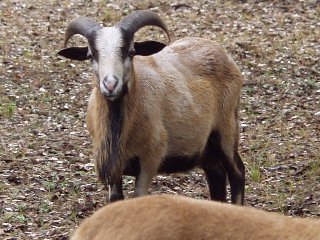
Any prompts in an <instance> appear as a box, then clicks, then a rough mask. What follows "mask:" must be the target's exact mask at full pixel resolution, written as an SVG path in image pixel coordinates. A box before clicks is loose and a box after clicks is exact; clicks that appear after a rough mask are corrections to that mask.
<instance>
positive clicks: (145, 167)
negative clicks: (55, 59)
mask: <svg viewBox="0 0 320 240" xmlns="http://www.w3.org/2000/svg"><path fill="white" fill-rule="evenodd" d="M150 25H151V26H157V27H160V28H162V29H163V30H164V31H165V32H166V33H167V35H168V37H169V39H170V36H169V31H168V29H167V27H166V25H165V24H164V22H163V21H162V20H161V18H160V17H159V16H157V15H156V14H155V13H153V12H152V11H148V10H140V11H135V12H133V13H131V14H129V15H128V16H126V17H125V18H124V19H123V20H122V21H120V22H118V23H117V24H115V26H113V27H102V26H100V25H99V24H98V23H96V22H95V21H93V20H91V19H89V18H86V17H79V18H77V19H74V20H73V21H71V22H70V24H69V25H68V27H67V29H66V38H65V45H66V44H67V42H68V40H69V38H70V37H72V36H73V35H75V34H81V35H82V36H85V37H86V38H87V39H88V46H87V47H70V48H65V49H62V50H61V51H59V54H60V55H61V56H64V57H66V58H69V59H74V60H79V61H83V60H87V59H91V60H92V68H93V72H94V74H95V77H96V79H95V81H94V89H93V92H92V94H91V98H90V101H89V106H88V115H87V127H88V130H89V132H90V135H91V136H92V137H93V146H94V154H95V158H96V170H97V173H98V176H99V178H100V180H101V181H102V182H103V183H104V184H105V185H106V186H111V190H110V192H109V193H110V201H115V200H119V199H123V198H124V197H123V193H122V175H124V174H125V175H133V176H136V185H135V196H142V195H145V194H147V192H148V186H149V185H150V183H151V181H152V179H153V177H154V176H155V175H156V174H157V172H165V173H172V172H178V171H186V170H190V169H192V168H193V167H195V166H200V167H201V168H202V169H203V170H204V171H205V174H206V177H207V181H208V185H209V189H210V195H211V198H212V199H215V200H220V201H226V177H227V176H228V178H229V182H230V186H231V201H232V203H238V204H242V203H243V198H244V181H245V177H244V165H243V162H242V160H241V158H240V156H239V153H238V142H239V127H238V105H239V96H240V90H241V86H242V80H243V79H242V76H241V72H240V71H239V69H238V67H237V66H236V64H235V63H234V61H233V60H232V59H231V58H230V57H229V56H228V55H227V53H226V52H225V50H224V49H223V48H222V47H221V46H219V45H218V44H217V43H215V42H213V41H209V40H205V39H200V38H185V39H181V40H178V41H176V42H174V43H172V44H170V45H169V46H167V47H165V45H164V44H163V43H160V42H156V41H146V42H141V43H138V42H134V34H135V32H137V31H138V30H139V29H141V28H143V27H145V26H150ZM139 55H140V56H139ZM142 56H143V57H142Z"/></svg>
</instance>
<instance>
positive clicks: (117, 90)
mask: <svg viewBox="0 0 320 240" xmlns="http://www.w3.org/2000/svg"><path fill="white" fill-rule="evenodd" d="M145 26H157V27H160V28H162V29H163V30H164V31H165V32H166V34H167V35H168V37H169V40H170V36H169V32H168V29H167V27H166V25H165V24H164V23H163V21H162V20H161V19H160V17H159V16H157V15H156V14H155V13H153V12H151V11H148V10H140V11H135V12H133V13H131V14H129V15H128V16H127V17H125V18H124V19H123V20H122V21H121V22H119V23H117V24H116V25H115V26H113V27H101V26H100V25H99V24H98V23H96V22H95V21H93V20H91V19H89V18H86V17H79V18H76V19H74V20H73V21H72V22H71V23H70V24H69V25H68V27H67V30H66V36H65V47H66V45H67V43H68V40H69V39H70V38H71V37H72V36H73V35H75V34H80V35H82V36H84V37H86V38H87V40H88V47H70V48H65V49H62V50H61V51H59V52H58V54H59V55H61V56H63V57H66V58H69V59H73V60H79V61H83V60H88V59H90V60H91V61H92V67H93V70H94V73H95V75H96V78H97V81H98V82H97V85H98V87H99V88H100V91H101V92H102V93H103V94H104V95H105V96H106V97H107V99H109V100H111V101H113V100H115V99H117V98H118V97H119V96H121V95H122V93H124V92H125V90H126V89H127V88H128V87H129V88H130V81H131V78H132V71H133V65H132V60H133V57H134V56H135V55H144V56H146V55H151V54H154V53H157V52H159V51H161V50H162V49H163V48H164V47H165V44H163V43H160V42H155V41H147V42H141V43H137V42H134V34H135V32H137V31H138V30H139V29H141V28H142V27H145Z"/></svg>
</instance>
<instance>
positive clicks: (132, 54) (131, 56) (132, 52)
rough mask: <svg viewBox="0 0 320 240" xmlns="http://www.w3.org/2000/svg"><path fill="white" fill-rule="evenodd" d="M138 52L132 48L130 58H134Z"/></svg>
mask: <svg viewBox="0 0 320 240" xmlns="http://www.w3.org/2000/svg"><path fill="white" fill-rule="evenodd" d="M135 54H136V52H135V51H134V50H131V51H129V55H128V56H129V58H131V59H132V58H133V57H134V55H135Z"/></svg>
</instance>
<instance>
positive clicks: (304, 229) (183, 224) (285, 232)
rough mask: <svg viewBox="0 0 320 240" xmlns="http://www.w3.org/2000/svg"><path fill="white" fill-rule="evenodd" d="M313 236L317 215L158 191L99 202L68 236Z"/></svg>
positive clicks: (266, 239) (309, 239) (154, 239)
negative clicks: (305, 216) (270, 210)
mask: <svg viewBox="0 0 320 240" xmlns="http://www.w3.org/2000/svg"><path fill="white" fill-rule="evenodd" d="M107 239H110V240H111V239H112V240H125V239H130V240H141V239H148V240H162V239H166V240H170V239H172V240H189V239H190V240H194V239H202V240H215V239H216V240H229V239H238V240H251V239H252V240H256V239H260V240H271V239H272V240H283V239H290V240H302V239H303V240H318V239H320V220H315V219H302V218H300V219H298V218H290V217H286V216H281V215H278V214H275V213H268V212H264V211H262V210H257V209H254V208H250V207H243V206H235V205H229V204H224V203H218V202H213V201H206V200H195V199H191V198H186V197H181V196H180V197H178V196H170V195H158V196H156V195H155V196H147V197H143V198H138V199H132V200H125V201H121V202H118V203H112V204H110V205H107V206H105V207H103V208H102V209H100V210H98V211H97V212H96V213H94V214H93V215H92V216H91V217H89V218H88V219H86V220H85V221H84V222H83V223H82V224H81V225H80V227H79V228H78V229H77V230H76V231H75V233H74V234H73V236H72V237H71V240H107Z"/></svg>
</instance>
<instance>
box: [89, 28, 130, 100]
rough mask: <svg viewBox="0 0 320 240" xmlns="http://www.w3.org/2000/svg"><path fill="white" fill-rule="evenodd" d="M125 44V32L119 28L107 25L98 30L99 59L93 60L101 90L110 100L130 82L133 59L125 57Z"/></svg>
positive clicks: (96, 44)
mask: <svg viewBox="0 0 320 240" xmlns="http://www.w3.org/2000/svg"><path fill="white" fill-rule="evenodd" d="M124 44H125V43H124V40H123V33H122V32H121V30H120V29H119V28H116V27H106V28H102V29H100V30H98V31H97V32H96V40H95V46H94V47H95V50H96V51H97V53H98V54H97V55H98V58H99V59H98V61H97V62H96V63H94V62H93V68H94V70H95V74H96V75H97V79H98V80H99V85H100V91H101V92H102V93H103V94H105V95H106V96H107V97H108V98H109V99H110V100H112V99H115V98H116V97H117V96H119V95H120V94H121V92H122V91H123V87H124V85H125V84H126V83H128V82H130V78H131V66H132V60H131V59H130V58H129V57H125V59H123V56H122V54H123V50H122V49H123V45H124ZM131 47H132V48H133V43H132V46H131Z"/></svg>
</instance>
